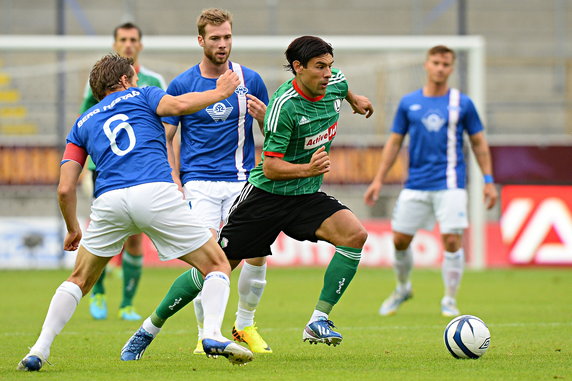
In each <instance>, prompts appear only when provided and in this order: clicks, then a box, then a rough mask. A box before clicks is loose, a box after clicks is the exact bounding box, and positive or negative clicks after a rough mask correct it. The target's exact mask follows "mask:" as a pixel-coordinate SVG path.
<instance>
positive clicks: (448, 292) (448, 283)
mask: <svg viewBox="0 0 572 381" xmlns="http://www.w3.org/2000/svg"><path fill="white" fill-rule="evenodd" d="M464 267H465V251H464V250H463V249H462V248H461V249H459V250H457V251H456V252H454V253H451V252H449V251H446V252H445V256H444V258H443V265H442V275H443V284H444V286H445V296H447V297H450V298H452V299H455V297H456V296H457V290H458V289H459V285H460V284H461V278H462V277H463V270H464Z"/></svg>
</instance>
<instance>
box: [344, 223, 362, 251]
mask: <svg viewBox="0 0 572 381" xmlns="http://www.w3.org/2000/svg"><path fill="white" fill-rule="evenodd" d="M366 240H367V231H366V230H365V228H364V227H363V226H360V227H359V228H358V229H356V230H354V231H353V232H352V233H351V234H350V235H349V237H348V238H347V243H346V244H344V245H343V246H348V247H355V248H362V247H363V246H364V245H365V241H366Z"/></svg>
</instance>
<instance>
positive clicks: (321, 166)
mask: <svg viewBox="0 0 572 381" xmlns="http://www.w3.org/2000/svg"><path fill="white" fill-rule="evenodd" d="M330 164H331V163H330V157H329V155H328V153H327V152H326V150H325V148H324V147H323V146H322V147H320V148H318V150H317V151H316V152H314V154H313V155H312V158H311V160H310V162H309V163H307V164H294V163H290V162H288V161H285V160H283V159H281V158H278V157H271V156H266V157H265V158H264V164H263V166H262V169H263V170H264V176H266V177H267V178H268V179H270V180H275V181H276V180H292V179H301V178H307V177H316V176H320V175H323V174H324V173H327V172H329V171H330Z"/></svg>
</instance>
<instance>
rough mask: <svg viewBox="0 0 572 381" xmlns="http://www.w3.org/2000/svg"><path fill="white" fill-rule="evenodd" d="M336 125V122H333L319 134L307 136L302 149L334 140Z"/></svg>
mask: <svg viewBox="0 0 572 381" xmlns="http://www.w3.org/2000/svg"><path fill="white" fill-rule="evenodd" d="M337 127H338V122H336V123H334V124H333V125H332V126H330V127H329V128H328V129H327V130H325V131H322V132H320V133H319V134H316V135H313V136H308V137H307V138H306V140H305V142H304V149H313V148H316V147H319V146H321V145H323V144H325V143H327V142H329V141H332V140H334V137H335V136H336V130H337Z"/></svg>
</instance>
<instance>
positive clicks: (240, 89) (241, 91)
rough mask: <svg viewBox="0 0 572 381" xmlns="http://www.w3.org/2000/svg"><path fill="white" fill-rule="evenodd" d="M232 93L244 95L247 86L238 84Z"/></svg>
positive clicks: (246, 91)
mask: <svg viewBox="0 0 572 381" xmlns="http://www.w3.org/2000/svg"><path fill="white" fill-rule="evenodd" d="M234 93H235V94H237V95H246V94H247V93H248V87H246V86H242V85H238V87H237V88H236V90H234Z"/></svg>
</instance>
